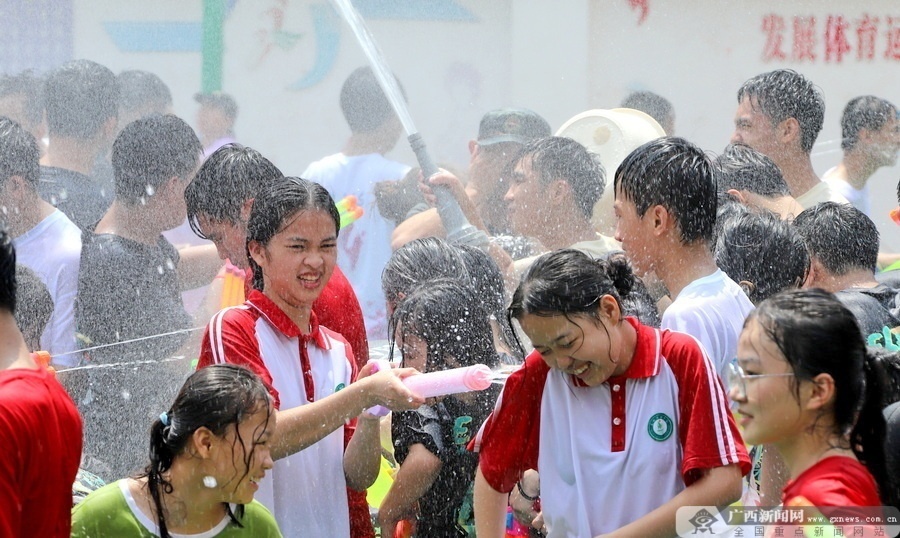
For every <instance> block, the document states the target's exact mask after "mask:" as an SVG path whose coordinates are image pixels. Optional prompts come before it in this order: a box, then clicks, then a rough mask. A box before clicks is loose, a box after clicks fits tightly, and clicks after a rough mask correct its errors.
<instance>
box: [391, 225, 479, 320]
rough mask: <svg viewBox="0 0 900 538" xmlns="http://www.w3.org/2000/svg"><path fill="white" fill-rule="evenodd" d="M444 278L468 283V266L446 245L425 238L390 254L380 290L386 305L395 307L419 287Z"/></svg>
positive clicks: (460, 256)
mask: <svg viewBox="0 0 900 538" xmlns="http://www.w3.org/2000/svg"><path fill="white" fill-rule="evenodd" d="M441 277H446V278H451V279H457V280H459V281H460V282H464V283H465V282H468V281H469V273H468V270H467V269H466V263H465V261H463V258H462V255H461V254H460V251H459V250H458V249H457V248H456V247H454V246H453V245H451V244H450V243H448V242H447V241H444V240H443V239H440V238H437V237H424V238H422V239H416V240H414V241H410V242H409V243H407V244H405V245H403V246H402V247H400V248H398V249H397V250H395V251H394V253H393V254H391V258H390V259H389V260H388V262H387V264H386V265H385V266H384V270H383V271H382V273H381V289H382V291H384V297H385V299H387V302H388V303H389V304H393V305H396V304H397V303H398V302H399V301H400V299H401V297H402V296H405V295H407V294H409V292H410V291H411V290H412V289H413V288H414V287H416V285H418V284H419V283H421V282H426V281H429V280H434V279H436V278H441Z"/></svg>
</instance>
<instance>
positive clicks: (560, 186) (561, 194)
mask: <svg viewBox="0 0 900 538" xmlns="http://www.w3.org/2000/svg"><path fill="white" fill-rule="evenodd" d="M545 192H546V193H547V194H548V195H549V196H550V198H551V199H552V200H555V201H560V200H562V199H563V198H565V197H566V196H568V195H569V194H570V193H571V192H572V186H571V185H570V184H569V182H568V181H565V180H562V179H554V180H553V182H552V183H550V184H549V185H547V190H546V191H545Z"/></svg>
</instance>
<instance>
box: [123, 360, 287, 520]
mask: <svg viewBox="0 0 900 538" xmlns="http://www.w3.org/2000/svg"><path fill="white" fill-rule="evenodd" d="M263 409H265V410H266V411H267V413H268V414H267V418H266V422H265V423H264V424H263V425H262V427H261V429H260V430H258V431H257V432H254V437H256V438H259V436H261V435H262V434H263V432H264V431H265V429H266V427H267V426H268V423H269V420H271V418H272V406H271V399H270V397H269V393H268V391H266V387H265V385H263V382H262V381H261V380H260V379H259V377H258V376H257V375H256V374H254V373H253V372H251V371H250V370H248V369H247V368H244V367H242V366H236V365H233V364H214V365H211V366H207V367H205V368H201V369H199V370H197V371H195V372H194V373H193V374H191V376H190V377H189V378H188V379H187V381H185V382H184V385H182V386H181V390H179V391H178V395H177V396H176V397H175V402H174V403H173V404H172V407H170V408H169V410H168V411H166V418H167V420H166V422H167V423H168V424H164V423H163V421H162V419H160V418H158V419H156V420H154V421H153V425H152V426H151V427H150V464H149V465H148V466H147V468H146V469H145V470H144V473H143V474H142V475H141V476H144V477H146V478H147V489H148V490H149V491H150V497H151V499H152V501H153V507H154V508H155V510H156V519H157V525H159V535H160V537H162V538H169V537H170V534H169V531H168V528H167V522H166V518H165V511H164V509H163V503H162V493H167V494H169V493H172V483H171V482H169V481H168V480H166V479H165V477H164V475H165V473H166V471H168V470H169V469H171V467H172V462H173V461H174V460H175V458H176V457H178V456H179V455H181V454H182V453H184V451H185V450H186V448H187V446H188V443H189V442H190V440H191V437H192V436H193V434H194V432H195V431H197V430H198V429H200V428H207V429H209V431H211V432H212V433H213V435H216V436H217V437H222V436H223V435H225V434H226V433H227V430H228V428H230V427H234V428H235V434H236V436H235V446H238V445H240V446H241V447H243V446H244V443H243V440H242V439H241V434H240V431H239V430H238V426H239V425H240V423H241V422H243V421H244V420H246V419H247V418H249V417H250V416H252V415H253V414H255V413H257V412H259V411H260V410H263ZM254 450H255V443H254V449H253V450H251V451H250V453H249V454H247V453H245V454H244V463H245V464H246V465H247V469H245V470H244V476H246V474H247V473H249V472H250V468H249V465H250V462H251V461H252V460H253V451H254ZM241 479H243V476H242V477H241ZM224 504H225V510H226V511H227V513H228V516H229V517H230V518H231V521H232V522H233V523H234V524H236V525H238V526H241V523H240V521H239V519H238V518H239V517H242V516H243V511H244V507H243V506H239V507H238V510H237V515H235V514H233V513H232V512H231V507H230V506H229V504H228V503H224Z"/></svg>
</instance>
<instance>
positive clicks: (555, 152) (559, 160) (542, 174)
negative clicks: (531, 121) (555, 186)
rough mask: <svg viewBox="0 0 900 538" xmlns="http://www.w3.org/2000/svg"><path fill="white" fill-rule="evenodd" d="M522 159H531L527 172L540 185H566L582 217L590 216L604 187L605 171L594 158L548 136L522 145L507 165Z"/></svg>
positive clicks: (581, 148)
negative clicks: (569, 187)
mask: <svg viewBox="0 0 900 538" xmlns="http://www.w3.org/2000/svg"><path fill="white" fill-rule="evenodd" d="M525 158H528V159H530V160H531V169H532V170H533V171H534V173H535V174H537V176H538V178H539V180H540V182H541V184H542V185H548V184H550V183H551V182H552V181H554V180H557V179H561V180H563V181H565V182H566V183H568V184H569V185H570V186H571V188H572V193H573V195H574V199H575V205H576V206H577V207H578V209H579V211H581V214H582V216H584V217H587V218H590V217H591V215H592V214H593V211H594V204H596V203H597V200H599V199H600V197H601V196H603V188H604V185H605V184H606V171H605V170H604V168H603V165H602V164H601V163H600V158H599V157H598V156H597V155H595V154H593V153H591V152H589V151H588V150H587V148H585V147H584V146H582V145H581V144H579V143H578V142H576V141H574V140H572V139H571V138H563V137H561V136H548V137H547V138H539V139H537V140H533V141H531V142H529V143H528V144H526V145H525V146H524V147H523V148H522V149H521V151H520V152H519V155H518V156H517V157H515V158H514V159H513V160H512V162H511V163H510V167H511V168H510V169H514V168H515V166H516V165H517V164H518V163H520V162H522V160H523V159H525Z"/></svg>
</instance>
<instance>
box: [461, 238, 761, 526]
mask: <svg viewBox="0 0 900 538" xmlns="http://www.w3.org/2000/svg"><path fill="white" fill-rule="evenodd" d="M633 280H634V275H633V274H632V273H631V270H630V268H629V267H628V266H627V264H626V263H625V262H624V260H622V259H621V258H615V259H613V260H611V261H609V262H607V261H595V260H592V259H591V258H589V257H588V256H587V255H586V254H584V253H582V252H578V251H574V250H561V251H557V252H553V253H550V254H547V255H544V256H542V257H541V258H539V259H538V260H537V261H536V262H535V263H534V265H533V266H532V267H531V268H530V269H529V270H528V272H527V273H526V274H525V276H524V277H523V279H522V281H521V283H520V284H519V287H518V288H517V289H516V292H515V294H514V295H513V298H512V303H511V305H510V307H509V315H510V316H511V317H512V318H515V319H516V320H518V321H519V324H520V326H521V327H522V330H523V331H524V332H525V334H526V335H527V336H528V338H529V339H530V340H531V342H532V344H533V345H534V348H535V351H534V352H533V353H531V355H529V356H528V357H527V358H526V360H525V365H524V366H523V367H522V368H521V369H520V370H517V371H516V372H515V373H514V374H512V375H511V376H510V377H509V379H508V380H507V382H506V385H505V387H504V389H503V393H502V395H501V397H500V400H499V401H498V404H497V407H496V408H495V410H494V412H493V414H492V416H491V417H490V418H489V419H488V420H487V421H486V422H485V425H484V427H483V428H482V431H481V432H479V437H478V439H476V444H475V447H476V449H478V450H480V460H479V470H478V473H477V475H476V479H475V510H476V512H475V521H476V524H477V532H478V536H485V537H496V536H502V533H503V514H504V512H505V507H506V492H508V491H510V490H512V489H513V488H514V487H516V483H517V481H519V480H520V479H521V477H522V475H523V473H524V472H525V471H526V470H528V469H537V470H538V472H539V473H540V500H541V506H542V508H543V513H542V517H543V525H542V526H543V529H542V530H544V531H545V532H546V533H548V535H549V536H578V537H586V536H597V535H599V534H603V533H612V534H614V535H621V536H666V535H668V536H672V535H674V534H675V512H676V510H677V509H678V508H679V507H682V506H688V505H703V506H722V505H727V504H729V503H731V502H733V501H734V500H736V499H737V498H738V497H739V496H740V492H741V475H742V473H745V472H746V471H747V470H748V469H749V460H748V458H747V453H746V450H745V449H744V446H743V443H742V441H741V438H740V435H739V434H738V432H737V429H736V427H735V425H734V421H733V419H732V417H731V413H730V412H729V410H728V403H727V400H726V397H725V393H724V390H723V389H722V386H721V384H720V382H719V379H718V376H717V375H716V370H715V367H714V366H713V364H712V362H711V361H710V359H709V357H707V355H706V354H705V353H704V352H703V351H702V348H701V347H700V345H699V344H698V343H697V341H696V340H695V339H694V338H692V337H690V336H688V335H685V334H681V333H677V332H671V331H667V330H659V329H653V328H650V327H647V326H645V325H642V324H641V323H640V322H638V321H637V320H636V319H634V318H630V317H625V316H623V314H622V308H621V301H622V298H623V297H626V296H627V295H628V293H629V292H630V291H631V287H632V284H633ZM535 493H536V492H533V491H532V492H530V494H531V495H534V494H535ZM537 521H538V522H539V525H538V526H541V524H540V518H538V520H537Z"/></svg>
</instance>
